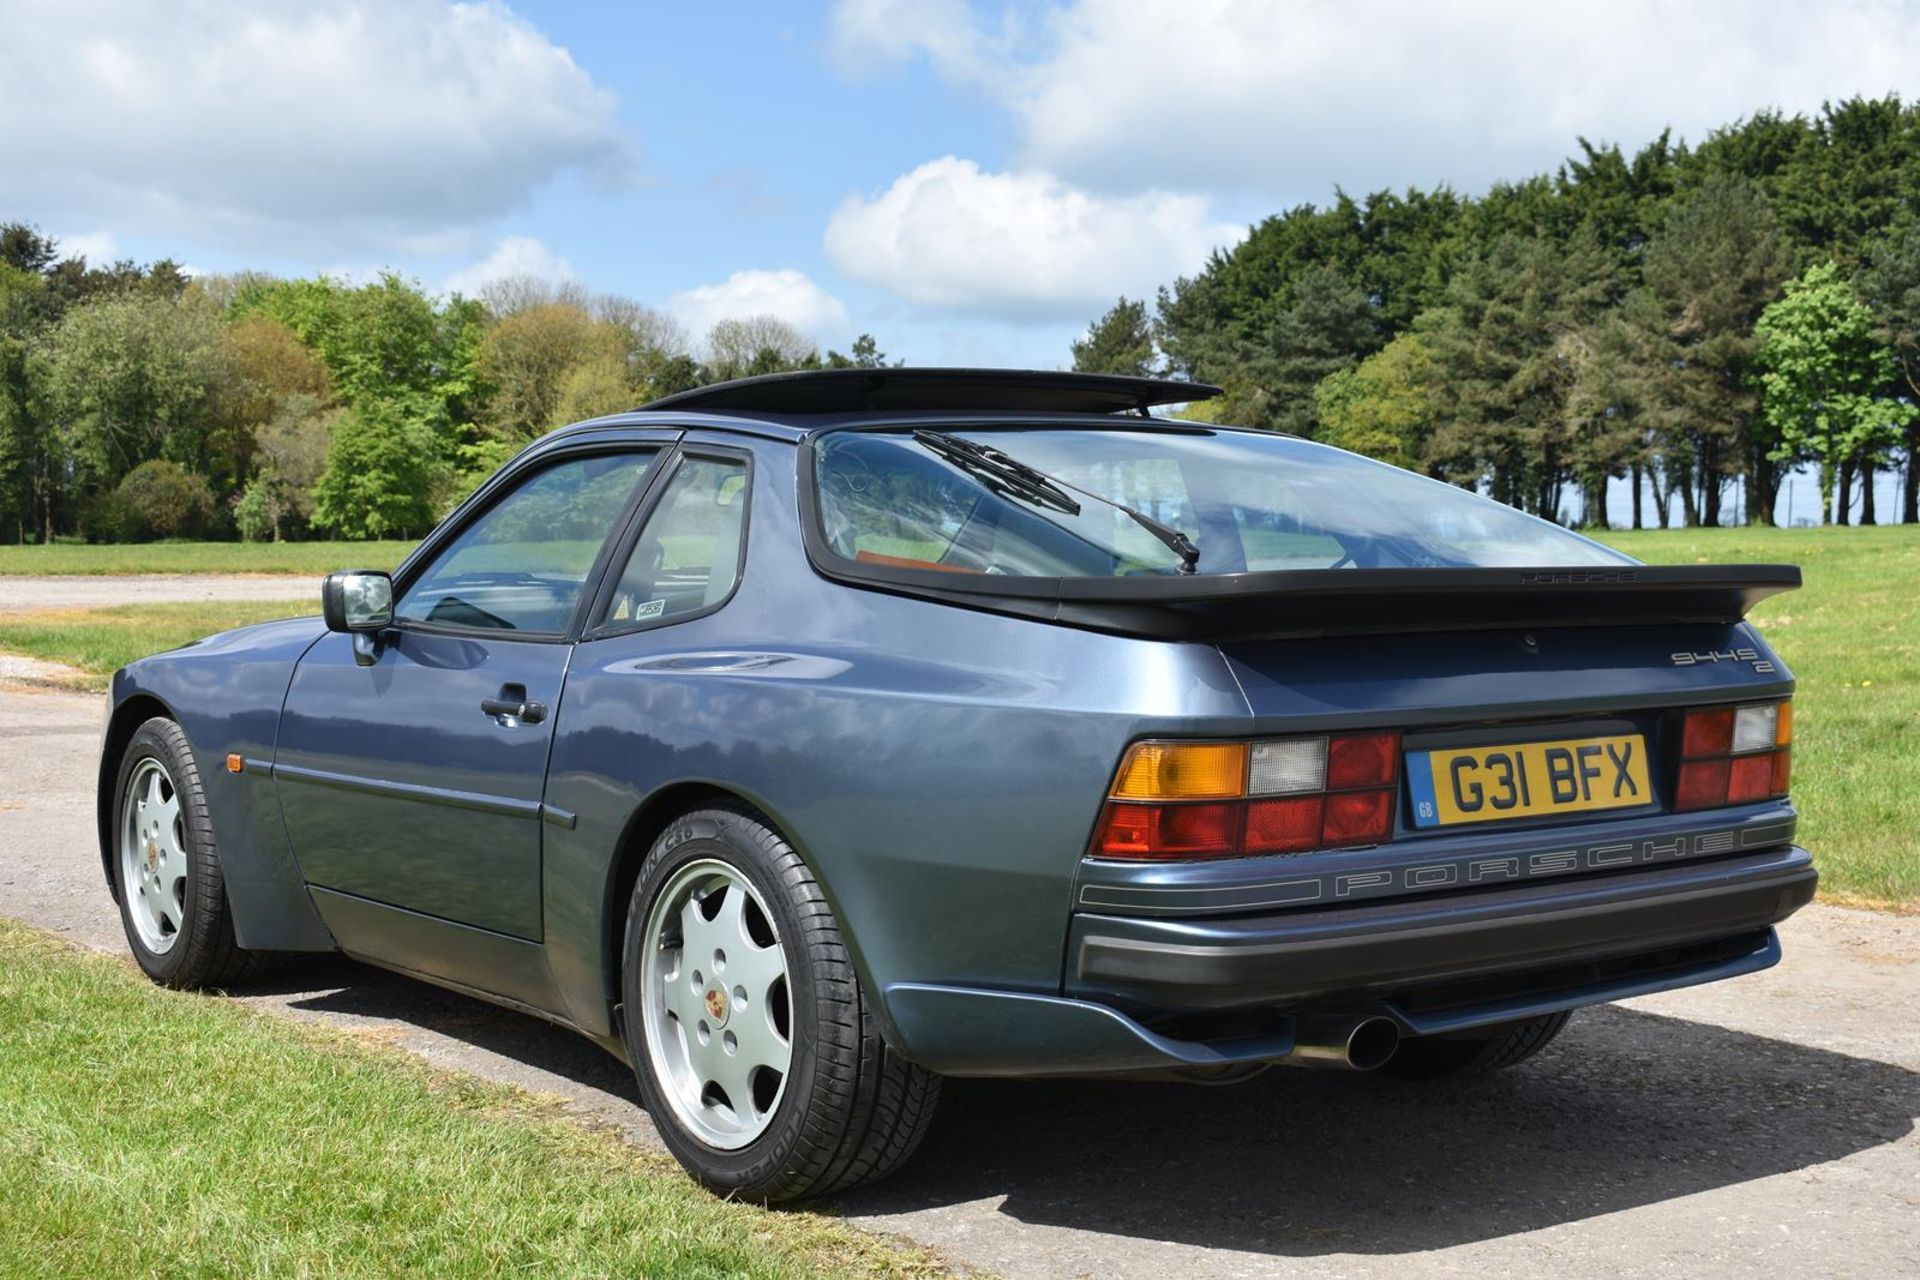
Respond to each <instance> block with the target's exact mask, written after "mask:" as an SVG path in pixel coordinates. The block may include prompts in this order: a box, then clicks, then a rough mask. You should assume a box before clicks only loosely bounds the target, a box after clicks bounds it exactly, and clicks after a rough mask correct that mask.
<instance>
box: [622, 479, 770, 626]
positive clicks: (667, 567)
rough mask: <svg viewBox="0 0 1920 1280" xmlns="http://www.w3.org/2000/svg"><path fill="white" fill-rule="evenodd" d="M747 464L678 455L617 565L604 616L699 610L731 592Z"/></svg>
mask: <svg viewBox="0 0 1920 1280" xmlns="http://www.w3.org/2000/svg"><path fill="white" fill-rule="evenodd" d="M746 519H747V466H746V463H744V462H740V461H737V460H734V459H728V458H700V457H689V458H687V459H685V460H684V461H683V462H681V464H680V467H679V469H678V470H677V471H675V472H674V473H673V479H672V480H671V481H669V482H668V484H667V491H666V492H665V493H664V494H663V495H661V498H660V505H659V506H657V507H655V508H654V511H653V514H652V515H650V516H649V517H647V525H646V528H644V529H642V530H641V532H640V540H639V541H638V542H637V543H635V544H634V548H633V554H632V555H631V556H630V557H628V559H627V564H626V567H625V568H624V569H623V570H622V571H621V573H620V579H619V582H618V584H617V585H616V586H615V588H614V593H613V599H612V602H611V603H610V604H609V605H608V608H607V622H608V624H609V625H610V626H612V627H614V628H615V629H617V630H631V629H634V628H637V627H646V626H652V625H653V624H655V623H657V622H663V621H666V620H669V619H672V618H684V617H686V616H688V615H690V614H695V613H700V612H703V611H705V610H707V609H710V608H713V607H714V606H715V605H718V604H720V603H721V602H722V601H724V600H725V599H726V598H727V597H728V595H730V594H732V592H733V587H734V584H735V583H736V582H738V581H739V578H740V547H741V539H742V536H743V535H744V533H745V532H746Z"/></svg>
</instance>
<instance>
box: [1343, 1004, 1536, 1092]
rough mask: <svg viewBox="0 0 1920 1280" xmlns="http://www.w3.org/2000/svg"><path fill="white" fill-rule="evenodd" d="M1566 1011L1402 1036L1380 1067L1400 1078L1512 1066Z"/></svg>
mask: <svg viewBox="0 0 1920 1280" xmlns="http://www.w3.org/2000/svg"><path fill="white" fill-rule="evenodd" d="M1571 1017H1573V1014H1572V1013H1571V1012H1561V1013H1549V1014H1543V1015H1542V1016H1540V1017H1538V1018H1527V1019H1524V1020H1522V1021H1520V1022H1505V1023H1502V1024H1500V1025H1499V1026H1497V1027H1486V1028H1482V1029H1480V1030H1477V1031H1474V1032H1472V1033H1469V1034H1467V1035H1460V1036H1416V1037H1414V1038H1413V1039H1410V1040H1402V1041H1401V1042H1400V1047H1399V1048H1398V1049H1396V1050H1395V1051H1394V1055H1393V1056H1392V1057H1391V1058H1388V1059H1387V1062H1386V1065H1385V1066H1383V1067H1381V1068H1380V1070H1381V1071H1382V1072H1384V1073H1385V1074H1387V1075H1390V1076H1395V1077H1398V1078H1399V1079H1401V1080H1457V1079H1463V1078H1469V1077H1472V1076H1483V1075H1487V1074H1488V1073H1490V1072H1494V1071H1500V1070H1502V1069H1504V1068H1506V1067H1512V1066H1517V1065H1518V1064H1520V1063H1522V1062H1525V1061H1526V1060H1527V1059H1528V1058H1531V1057H1532V1056H1533V1055H1534V1054H1536V1053H1539V1052H1540V1051H1541V1050H1542V1049H1544V1048H1546V1047H1547V1046H1548V1045H1549V1044H1552V1043H1553V1039H1554V1037H1555V1036H1557V1035H1559V1034H1560V1032H1561V1031H1562V1030H1564V1029H1565V1028H1566V1025H1567V1020H1568V1019H1570V1018H1571Z"/></svg>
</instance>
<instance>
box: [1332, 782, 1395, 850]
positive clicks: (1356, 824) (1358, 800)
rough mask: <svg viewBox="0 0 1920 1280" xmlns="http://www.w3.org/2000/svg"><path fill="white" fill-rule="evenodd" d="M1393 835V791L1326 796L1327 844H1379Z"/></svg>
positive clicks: (1348, 792)
mask: <svg viewBox="0 0 1920 1280" xmlns="http://www.w3.org/2000/svg"><path fill="white" fill-rule="evenodd" d="M1392 834H1393V792H1392V791H1390V790H1388V789H1386V788H1381V789H1380V790H1378V791H1338V792H1335V793H1334V794H1333V795H1330V796H1328V797H1327V826H1326V834H1325V838H1326V842H1327V843H1328V844H1379V843H1380V842H1381V841H1382V840H1385V839H1386V838H1387V837H1388V836H1390V835H1392Z"/></svg>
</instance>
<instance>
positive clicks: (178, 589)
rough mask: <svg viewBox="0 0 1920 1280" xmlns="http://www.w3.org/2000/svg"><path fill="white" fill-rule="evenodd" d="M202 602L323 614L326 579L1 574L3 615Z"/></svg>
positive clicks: (183, 574)
mask: <svg viewBox="0 0 1920 1280" xmlns="http://www.w3.org/2000/svg"><path fill="white" fill-rule="evenodd" d="M200 600H298V601H300V602H302V603H303V604H307V603H308V602H310V603H311V608H310V609H309V612H312V613H318V612H319V611H320V578H319V575H317V574H307V575H304V576H300V577H288V576H284V575H267V574H259V575H251V574H249V575H238V574H224V573H128V574H97V575H96V574H0V613H19V612H24V611H25V610H28V609H81V608H86V607H88V606H91V605H116V604H172V603H176V602H182V601H185V602H194V601H200ZM296 612H297V610H296Z"/></svg>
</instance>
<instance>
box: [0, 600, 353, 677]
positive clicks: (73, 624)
mask: <svg viewBox="0 0 1920 1280" xmlns="http://www.w3.org/2000/svg"><path fill="white" fill-rule="evenodd" d="M317 596H318V593H317V592H316V593H314V598H309V599H301V600H207V601H195V602H193V603H190V604H130V605H116V606H113V607H110V608H95V609H38V610H33V611H30V612H27V613H0V650H5V651H7V652H10V653H23V654H26V655H27V656H28V657H30V658H46V659H48V660H49V661H52V662H64V663H67V664H68V665H69V666H75V667H79V668H80V669H81V670H82V671H84V672H86V673H87V676H86V678H85V679H84V680H82V681H80V682H79V683H81V684H82V685H83V686H84V687H86V688H89V689H104V688H106V687H107V684H108V682H109V680H110V678H111V677H112V675H113V673H114V672H115V671H117V670H119V669H120V668H121V667H124V666H126V665H127V664H128V663H129V662H132V661H133V660H134V659H135V658H144V657H145V656H146V655H148V654H150V653H158V652H160V651H161V650H162V649H175V648H178V647H179V646H181V645H183V644H185V643H187V642H188V641H189V640H198V639H199V638H200V637H202V636H206V635H211V634H213V633H214V632H216V631H225V630H227V629H228V628H229V627H240V626H245V625H246V624H248V623H250V622H269V621H271V620H273V619H275V618H293V617H298V616H300V615H302V614H309V613H318V612H319V609H318V608H317V604H318V599H317Z"/></svg>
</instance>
